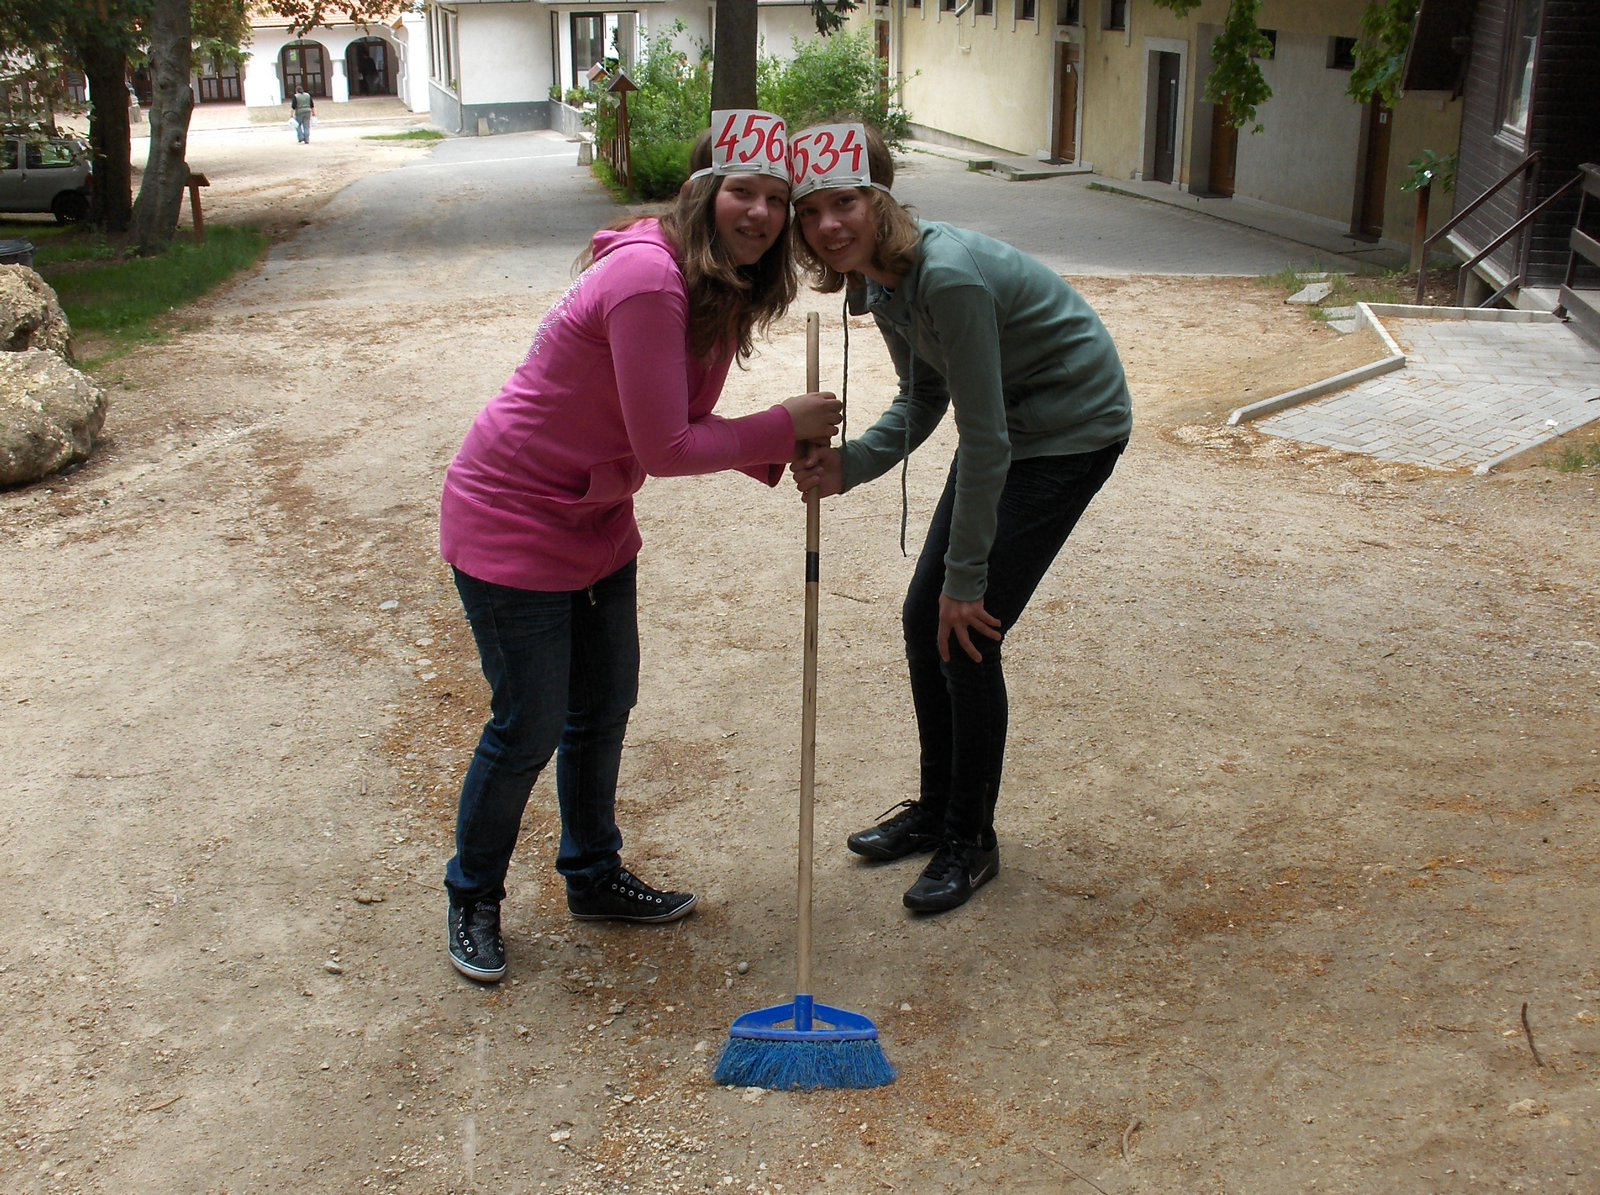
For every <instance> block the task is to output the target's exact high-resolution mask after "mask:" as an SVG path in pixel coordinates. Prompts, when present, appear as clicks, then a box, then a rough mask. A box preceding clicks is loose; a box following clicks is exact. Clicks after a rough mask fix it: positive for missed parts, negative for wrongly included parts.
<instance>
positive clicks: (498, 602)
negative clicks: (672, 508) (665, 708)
mask: <svg viewBox="0 0 1600 1195" xmlns="http://www.w3.org/2000/svg"><path fill="white" fill-rule="evenodd" d="M637 577H638V566H637V564H636V563H634V562H631V561H630V562H629V563H628V564H626V565H624V566H623V567H622V568H620V569H618V570H617V571H616V572H614V573H612V574H611V575H610V576H609V577H606V578H604V579H603V580H601V581H598V582H596V583H595V584H594V585H592V586H591V587H589V588H588V589H582V590H576V591H573V592H564V593H535V592H532V591H529V590H525V589H512V588H509V587H507V586H504V585H493V584H490V583H488V582H485V581H479V580H477V579H476V578H474V577H469V576H467V574H465V573H463V572H461V571H460V570H456V571H455V578H456V590H457V591H458V592H459V593H460V594H461V604H462V606H463V607H464V608H465V610H466V613H467V621H468V622H469V623H471V624H472V636H473V638H474V639H476V640H477V643H478V656H479V658H480V659H481V660H482V662H483V675H484V678H485V679H486V680H487V681H488V682H489V690H490V700H489V710H490V717H489V721H488V722H487V723H485V725H484V728H483V734H482V736H481V737H480V738H479V740H478V747H477V750H476V751H474V752H473V755H472V763H471V765H470V766H469V767H468V768H467V775H466V779H465V780H463V781H462V784H461V801H460V805H459V806H458V809H457V813H456V853H455V857H454V858H452V859H451V860H450V862H449V864H448V865H447V866H446V868H445V887H446V888H448V889H449V890H450V895H451V898H452V899H454V900H456V901H463V900H467V899H475V898H486V899H489V900H496V901H498V900H503V899H504V898H505V879H506V869H507V868H508V867H509V866H510V863H511V852H512V850H513V849H514V848H515V846H516V844H517V834H518V832H519V830H520V829H521V826H522V813H523V810H524V809H525V808H527V804H528V794H529V793H530V792H531V791H532V789H533V785H534V782H535V781H536V780H538V779H539V774H540V772H542V771H543V770H544V766H545V764H547V763H549V762H550V757H551V756H552V755H554V756H555V757H556V800H557V803H558V804H559V806H560V808H561V846H560V848H559V850H558V852H557V854H556V870H557V871H558V872H560V873H561V874H562V875H564V876H566V877H567V878H568V879H569V880H577V881H578V882H579V883H584V882H588V881H592V880H596V879H600V878H602V877H604V876H606V875H608V874H609V873H610V872H611V871H612V870H614V869H615V868H617V867H618V866H620V865H621V862H622V860H621V855H620V851H621V850H622V833H621V832H620V831H619V830H618V829H617V821H616V799H617V772H618V769H619V768H620V766H621V762H622V739H623V736H624V734H625V733H626V731H627V729H628V715H629V713H630V712H631V711H632V709H633V706H634V703H635V702H636V701H637V700H638V696H639V624H638V587H637Z"/></svg>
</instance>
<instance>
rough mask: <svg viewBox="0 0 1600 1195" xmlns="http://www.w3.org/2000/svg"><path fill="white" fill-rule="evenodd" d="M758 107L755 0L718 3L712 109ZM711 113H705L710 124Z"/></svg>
mask: <svg viewBox="0 0 1600 1195" xmlns="http://www.w3.org/2000/svg"><path fill="white" fill-rule="evenodd" d="M755 106H756V0H717V28H716V36H715V38H714V39H713V41H712V45H711V107H712V109H713V110H716V109H719V108H754V107H755ZM710 116H711V113H709V112H708V113H706V117H707V119H708V120H709V118H710Z"/></svg>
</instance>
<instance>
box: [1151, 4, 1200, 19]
mask: <svg viewBox="0 0 1600 1195" xmlns="http://www.w3.org/2000/svg"><path fill="white" fill-rule="evenodd" d="M1152 2H1153V3H1154V4H1155V6H1156V7H1157V8H1169V9H1171V10H1172V12H1173V13H1174V15H1176V16H1180V17H1186V16H1188V15H1189V14H1190V13H1191V12H1193V11H1194V10H1195V9H1197V8H1199V7H1200V0H1152Z"/></svg>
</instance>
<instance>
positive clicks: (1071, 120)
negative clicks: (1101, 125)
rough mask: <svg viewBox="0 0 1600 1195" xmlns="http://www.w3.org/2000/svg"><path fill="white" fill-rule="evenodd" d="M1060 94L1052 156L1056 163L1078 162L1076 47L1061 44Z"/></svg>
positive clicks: (1057, 103) (1058, 75) (1064, 43)
mask: <svg viewBox="0 0 1600 1195" xmlns="http://www.w3.org/2000/svg"><path fill="white" fill-rule="evenodd" d="M1057 78H1059V79H1060V81H1061V82H1060V90H1061V94H1060V97H1059V98H1058V100H1057V102H1056V137H1055V146H1054V147H1053V150H1052V152H1053V154H1054V156H1055V159H1056V161H1058V162H1076V161H1077V160H1078V47H1077V46H1074V45H1072V44H1070V43H1067V42H1063V43H1062V45H1061V69H1060V70H1059V71H1057Z"/></svg>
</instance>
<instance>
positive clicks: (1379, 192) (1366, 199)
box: [1356, 99, 1394, 240]
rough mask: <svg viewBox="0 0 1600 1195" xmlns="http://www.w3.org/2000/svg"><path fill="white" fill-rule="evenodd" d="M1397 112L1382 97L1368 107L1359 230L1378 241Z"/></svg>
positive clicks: (1364, 235) (1381, 231)
mask: <svg viewBox="0 0 1600 1195" xmlns="http://www.w3.org/2000/svg"><path fill="white" fill-rule="evenodd" d="M1393 117H1394V114H1393V113H1392V112H1391V111H1390V110H1389V108H1387V107H1386V106H1385V105H1384V103H1383V101H1382V100H1379V99H1374V100H1373V101H1372V103H1371V104H1369V105H1368V106H1367V135H1366V137H1365V138H1364V139H1363V140H1364V141H1365V142H1366V152H1365V153H1364V154H1363V155H1362V162H1361V193H1360V197H1359V201H1358V203H1357V208H1356V231H1357V233H1358V234H1359V235H1360V236H1363V237H1370V238H1371V239H1372V240H1377V239H1379V238H1380V237H1382V236H1383V198H1384V194H1383V193H1384V188H1385V185H1386V183H1387V180H1388V176H1389V133H1390V131H1391V130H1392V128H1393V124H1394V120H1393Z"/></svg>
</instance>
